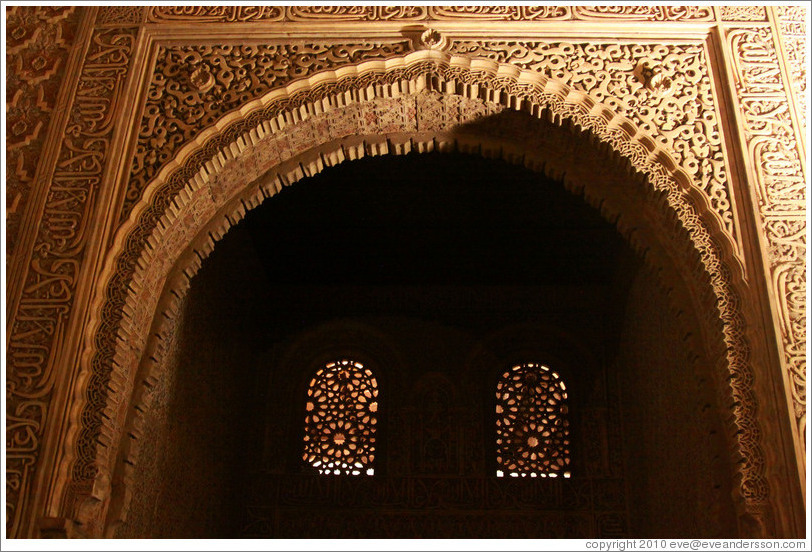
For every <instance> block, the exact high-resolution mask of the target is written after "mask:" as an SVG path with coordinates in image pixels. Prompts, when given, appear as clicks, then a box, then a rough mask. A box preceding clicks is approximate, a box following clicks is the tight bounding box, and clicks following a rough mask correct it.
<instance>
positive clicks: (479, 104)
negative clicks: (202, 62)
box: [67, 50, 769, 516]
mask: <svg viewBox="0 0 812 552" xmlns="http://www.w3.org/2000/svg"><path fill="white" fill-rule="evenodd" d="M452 104H453V107H451V106H452ZM438 112H439V113H442V114H443V116H442V117H439V118H438V117H437V115H436V114H437V113H438ZM399 114H400V115H402V116H401V117H400V118H398V115H399ZM511 117H521V118H522V120H523V121H529V123H528V124H527V125H526V127H524V128H526V130H527V131H526V133H525V134H524V135H516V134H515V133H514V134H510V133H513V132H514V130H515V125H513V124H507V123H505V122H504V121H508V122H509V121H510V119H511ZM500 124H501V125H502V126H501V127H500ZM500 128H501V131H502V132H503V134H501V135H500V134H499V129H500ZM507 128H510V129H512V130H509V131H506V129H507ZM540 131H544V132H540ZM545 133H546V134H545ZM433 150H440V151H444V150H452V151H464V152H469V153H475V154H478V155H483V156H485V157H495V158H502V159H505V160H507V161H509V162H512V163H516V164H522V165H524V166H527V167H529V168H531V169H533V170H536V171H539V172H543V173H545V174H546V175H547V176H551V177H553V178H557V179H561V180H562V181H563V182H564V184H565V186H566V187H568V189H570V190H571V191H574V192H576V193H581V194H583V195H584V197H585V199H586V200H587V201H588V202H590V203H591V204H593V205H595V206H596V207H598V208H599V209H600V210H601V212H602V213H603V214H604V216H605V217H607V218H608V219H610V220H611V221H612V222H614V223H615V224H616V225H617V226H618V229H619V230H620V231H621V233H622V234H624V236H625V237H626V239H627V240H628V241H629V242H630V243H631V245H632V246H633V247H635V248H636V249H637V250H638V251H640V252H643V253H644V254H645V257H646V260H647V262H649V263H651V264H652V265H653V266H655V267H658V268H659V269H661V270H662V268H663V267H667V266H676V267H677V268H678V270H679V271H680V272H679V273H678V274H668V271H664V272H663V277H664V278H677V279H683V280H685V281H688V282H689V283H690V288H691V289H690V291H691V296H690V297H687V298H680V299H681V300H687V301H691V302H693V303H694V304H695V305H703V306H704V308H702V309H700V312H705V313H707V318H706V320H705V321H704V322H705V324H704V326H703V328H702V329H701V330H702V333H703V337H704V341H705V344H706V346H708V347H709V348H710V349H712V356H713V357H714V358H716V359H717V362H716V364H717V371H716V374H715V377H716V378H717V379H718V380H719V381H722V382H727V385H728V387H727V393H729V395H727V394H726V396H725V397H724V398H723V400H725V401H728V404H733V405H734V406H733V407H732V409H731V412H730V413H729V414H732V420H733V423H732V424H731V427H730V439H731V442H733V443H735V444H734V446H733V448H732V450H731V456H732V457H735V458H741V459H743V462H742V463H741V464H740V475H741V485H740V488H739V499H740V501H741V503H742V504H743V505H744V510H745V511H747V512H748V513H751V514H753V515H755V516H759V515H761V514H760V512H761V511H762V510H763V508H764V505H765V504H767V503H768V500H769V490H768V486H767V483H766V479H765V460H764V456H763V451H762V447H761V445H760V440H761V437H760V433H761V432H760V429H759V422H758V419H757V413H756V404H755V400H754V393H753V390H752V385H753V373H752V368H751V366H750V360H749V346H748V344H747V341H746V338H745V334H744V330H743V314H742V312H741V305H740V300H739V296H740V294H739V292H738V291H737V290H738V289H740V288H743V287H744V284H743V275H742V270H741V265H740V263H739V261H738V259H737V256H736V254H735V244H734V242H733V240H732V239H731V238H730V236H729V235H728V234H726V233H725V231H724V229H723V225H722V223H721V221H720V219H719V217H718V216H717V214H716V213H715V212H714V211H713V209H712V208H711V207H710V205H709V203H708V199H707V197H706V196H705V195H704V194H703V193H702V192H701V191H700V190H699V189H698V188H697V187H696V186H694V185H693V183H692V179H691V177H690V176H689V175H688V173H687V172H686V171H685V170H684V169H683V168H682V167H680V166H679V164H678V163H677V162H676V161H675V159H674V157H673V156H672V155H671V154H670V153H669V152H668V151H666V150H665V149H664V147H663V146H662V145H661V144H660V143H659V142H658V141H657V140H655V139H653V138H652V137H651V136H649V135H648V134H647V132H646V131H645V130H643V129H640V128H638V127H637V126H636V125H635V124H634V123H633V122H632V121H630V120H628V119H627V118H625V117H623V116H620V115H618V114H616V113H615V112H614V111H613V110H612V109H610V108H609V107H607V105H606V104H605V103H601V102H599V101H597V100H595V99H594V98H592V97H590V96H589V95H588V94H586V93H584V92H581V91H578V90H575V89H573V88H571V87H569V86H567V85H566V84H564V83H562V82H560V81H556V80H554V79H551V78H547V77H545V76H544V75H542V74H540V73H538V72H534V71H527V70H521V69H519V68H517V67H514V66H511V65H507V64H500V63H497V62H492V61H488V60H477V59H470V58H466V57H462V56H455V57H450V56H448V55H447V54H444V53H442V52H437V51H430V50H426V51H421V52H415V53H413V54H409V55H407V56H404V57H398V58H390V59H387V60H381V61H368V62H363V63H359V64H356V65H348V66H345V67H342V68H340V69H337V70H335V71H325V72H322V73H318V74H315V75H313V76H311V77H309V78H307V79H302V80H300V81H296V82H294V83H292V84H291V85H289V86H287V87H285V88H281V89H276V90H273V91H272V92H269V93H268V94H267V95H266V96H264V97H263V98H261V99H259V100H255V101H252V102H249V103H248V104H246V105H245V106H243V108H242V109H240V110H239V111H235V112H231V113H230V114H228V115H226V116H224V117H223V118H222V119H221V120H220V121H218V123H217V124H215V125H213V126H212V127H210V128H208V129H206V130H205V131H203V132H201V133H200V134H199V135H198V136H197V137H196V138H195V139H194V140H193V141H192V142H190V143H188V144H186V145H185V146H184V147H183V148H181V149H180V150H179V152H178V154H177V155H176V157H175V158H174V159H173V160H172V161H170V162H169V163H167V164H166V165H164V167H163V168H162V169H161V170H160V171H159V172H158V174H157V175H156V177H155V178H154V179H153V180H152V181H151V183H150V184H149V186H148V187H147V189H146V190H145V192H144V194H143V197H142V198H141V200H140V201H139V203H138V205H137V206H136V207H135V208H134V209H133V211H132V213H131V215H130V218H129V219H128V221H127V222H126V223H125V224H124V225H123V226H122V227H121V229H120V230H119V232H118V233H117V235H116V238H115V243H114V247H113V249H112V251H111V253H110V255H109V257H108V258H107V261H106V269H105V273H106V274H108V275H109V278H108V279H107V280H106V284H105V285H104V286H102V287H101V289H100V291H99V293H98V295H97V297H96V299H95V303H94V305H95V308H94V311H93V319H92V321H91V324H89V328H91V329H92V333H89V334H88V336H87V346H86V349H85V353H84V357H83V360H84V362H85V363H86V365H87V367H88V370H89V372H90V373H91V374H93V375H92V376H91V377H90V378H89V379H88V380H87V381H86V382H84V388H83V389H82V390H81V391H80V392H81V393H82V394H83V396H84V400H83V401H77V406H76V409H75V410H74V412H73V420H74V425H75V427H74V431H75V432H76V435H77V437H76V441H75V443H74V444H73V445H72V448H71V450H70V451H69V452H70V454H68V455H67V456H68V458H69V459H73V460H74V463H73V467H72V478H73V483H74V485H79V486H82V485H84V486H86V485H87V484H88V482H89V481H93V480H94V479H98V477H99V476H101V477H106V478H108V479H109V478H110V477H111V474H112V473H113V472H114V471H116V469H117V468H116V465H117V463H118V465H121V464H127V465H128V468H127V469H128V470H131V469H132V467H131V466H132V465H133V464H134V462H135V452H136V451H137V448H138V447H137V441H138V439H139V434H138V431H137V429H133V430H131V431H128V432H127V431H122V428H125V427H126V428H137V427H138V420H139V418H140V416H141V414H140V412H142V411H143V410H144V409H146V408H148V398H145V397H146V396H147V394H144V393H142V392H140V390H139V389H140V387H142V386H143V385H144V382H147V384H148V382H149V380H150V378H151V377H154V376H153V375H152V373H153V370H154V367H155V366H156V365H157V364H159V363H160V362H161V350H160V346H159V341H160V336H161V335H164V334H166V333H167V332H171V331H172V322H171V320H172V317H173V316H174V313H175V311H176V310H177V308H178V307H177V305H178V300H179V298H181V297H182V296H183V295H184V293H185V290H186V289H187V288H188V283H189V280H190V279H191V278H192V277H193V276H194V274H195V273H196V272H197V270H199V268H200V266H201V262H202V260H203V259H204V258H205V257H206V256H207V255H208V254H209V253H210V252H211V251H212V249H213V247H214V244H215V242H216V241H217V240H218V239H219V238H220V237H222V236H223V235H224V234H225V232H227V230H228V228H229V227H231V226H232V225H233V224H235V223H236V222H237V221H239V220H240V219H241V217H242V216H244V214H245V212H246V211H247V210H249V209H251V208H253V207H255V206H256V205H258V204H259V203H261V202H262V201H263V200H264V199H266V198H268V197H271V196H273V195H274V194H275V193H277V192H278V191H280V190H281V189H282V188H283V187H285V186H288V185H291V184H292V183H294V182H296V181H298V180H300V179H301V178H304V177H307V176H312V175H314V174H317V173H318V172H320V171H321V170H323V169H324V168H325V167H327V166H331V165H336V164H339V163H341V162H344V161H347V160H352V159H356V158H360V157H363V156H366V155H383V154H406V153H410V152H414V151H417V152H420V151H433ZM584 152H587V153H588V156H591V159H589V162H586V163H585V162H584V159H585V158H584V156H583V154H584ZM597 167H600V169H601V174H600V177H601V180H600V182H596V181H595V176H596V172H595V171H596V169H597ZM630 186H631V187H632V188H633V189H634V193H631V194H630V193H629V191H630V190H629V187H630ZM657 236H663V237H662V238H658V237H657ZM155 336H158V338H157V339H156V337H155ZM139 401H141V402H139ZM99 412H107V413H108V415H105V416H99V415H98V413H99ZM99 474H101V475H99ZM120 485H124V486H125V487H126V485H127V482H126V477H125V478H124V481H123V482H122V483H120ZM125 494H126V493H125ZM115 509H116V508H114V510H115ZM124 509H126V500H125V501H124V503H123V504H121V505H119V507H118V514H116V515H119V514H120V512H121V511H123V510H124Z"/></svg>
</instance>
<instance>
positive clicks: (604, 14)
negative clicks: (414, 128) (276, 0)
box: [147, 5, 715, 23]
mask: <svg viewBox="0 0 812 552" xmlns="http://www.w3.org/2000/svg"><path fill="white" fill-rule="evenodd" d="M714 19H715V16H714V13H713V8H711V7H706V6H644V5H641V6H574V7H569V6H479V5H476V6H470V5H469V6H366V5H355V6H288V7H284V6H263V7H253V6H180V7H176V6H152V7H150V9H149V15H148V19H147V20H148V21H149V22H153V23H160V22H170V21H195V22H200V23H205V22H218V23H222V22H245V21H291V22H295V21H302V22H318V21H324V22H336V21H460V20H473V21H476V20H480V21H544V20H552V21H560V20H587V21H589V20H596V21H601V20H609V21H614V20H626V21H714Z"/></svg>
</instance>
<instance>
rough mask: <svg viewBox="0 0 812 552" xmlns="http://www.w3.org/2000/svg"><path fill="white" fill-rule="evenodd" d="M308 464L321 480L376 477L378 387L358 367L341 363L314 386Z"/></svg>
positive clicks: (316, 378) (308, 409) (307, 417)
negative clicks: (329, 476) (323, 476)
mask: <svg viewBox="0 0 812 552" xmlns="http://www.w3.org/2000/svg"><path fill="white" fill-rule="evenodd" d="M305 410H306V413H305V433H304V454H303V458H304V461H305V462H307V463H308V464H310V465H311V466H313V467H314V468H316V469H318V471H319V473H321V474H335V475H361V474H367V475H373V473H374V468H373V463H374V461H375V425H376V424H377V412H378V383H377V381H376V380H375V378H374V377H373V375H372V371H371V370H370V369H369V368H364V366H363V365H362V364H361V363H360V362H355V361H352V360H339V361H337V362H330V363H328V364H327V365H326V366H325V367H324V368H321V369H320V370H319V371H318V372H316V375H315V376H314V377H313V379H312V380H310V386H309V387H308V389H307V402H306V404H305Z"/></svg>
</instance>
